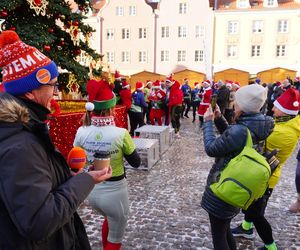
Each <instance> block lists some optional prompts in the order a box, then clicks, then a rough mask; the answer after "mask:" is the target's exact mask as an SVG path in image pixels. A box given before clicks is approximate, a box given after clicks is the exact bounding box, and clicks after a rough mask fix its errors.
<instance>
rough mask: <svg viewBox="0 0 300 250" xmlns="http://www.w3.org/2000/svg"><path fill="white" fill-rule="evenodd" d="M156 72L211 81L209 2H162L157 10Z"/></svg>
mask: <svg viewBox="0 0 300 250" xmlns="http://www.w3.org/2000/svg"><path fill="white" fill-rule="evenodd" d="M156 13H157V16H158V19H157V52H156V61H157V67H156V68H157V72H158V73H160V74H166V75H168V74H170V73H172V72H176V71H179V70H183V69H190V70H194V71H198V72H202V73H205V74H206V75H207V77H208V78H210V77H211V64H212V44H213V11H212V10H211V9H210V8H209V1H203V0H200V1H199V0H161V1H160V3H159V5H158V10H157V12H156Z"/></svg>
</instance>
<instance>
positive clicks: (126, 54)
mask: <svg viewBox="0 0 300 250" xmlns="http://www.w3.org/2000/svg"><path fill="white" fill-rule="evenodd" d="M121 61H122V62H123V63H128V62H129V52H128V51H122V58H121Z"/></svg>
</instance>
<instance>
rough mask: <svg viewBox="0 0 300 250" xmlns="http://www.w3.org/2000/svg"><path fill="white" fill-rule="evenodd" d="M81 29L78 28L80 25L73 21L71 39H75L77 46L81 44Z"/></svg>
mask: <svg viewBox="0 0 300 250" xmlns="http://www.w3.org/2000/svg"><path fill="white" fill-rule="evenodd" d="M79 32H80V29H79V28H78V25H74V24H73V23H71V25H70V29H69V33H70V36H71V40H72V41H73V44H74V45H75V46H78V45H79V41H80V37H79Z"/></svg>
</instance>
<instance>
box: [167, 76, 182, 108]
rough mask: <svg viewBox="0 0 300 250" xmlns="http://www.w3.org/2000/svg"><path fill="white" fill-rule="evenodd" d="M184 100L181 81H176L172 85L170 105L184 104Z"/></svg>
mask: <svg viewBox="0 0 300 250" xmlns="http://www.w3.org/2000/svg"><path fill="white" fill-rule="evenodd" d="M182 101H183V92H182V91H181V90H180V84H179V82H177V81H175V83H174V84H173V85H172V86H171V89H170V96H169V107H170V108H171V107H172V106H174V105H179V104H182Z"/></svg>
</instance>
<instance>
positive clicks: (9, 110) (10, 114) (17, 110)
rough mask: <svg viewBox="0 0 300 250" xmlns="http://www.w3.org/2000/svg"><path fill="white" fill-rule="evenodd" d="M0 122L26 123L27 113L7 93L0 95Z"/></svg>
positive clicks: (27, 119)
mask: <svg viewBox="0 0 300 250" xmlns="http://www.w3.org/2000/svg"><path fill="white" fill-rule="evenodd" d="M0 111H1V112H0V122H22V123H28V121H29V112H28V110H27V109H26V108H24V107H22V106H21V105H20V103H19V102H18V100H17V99H15V98H14V97H13V96H11V95H10V94H8V93H0Z"/></svg>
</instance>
